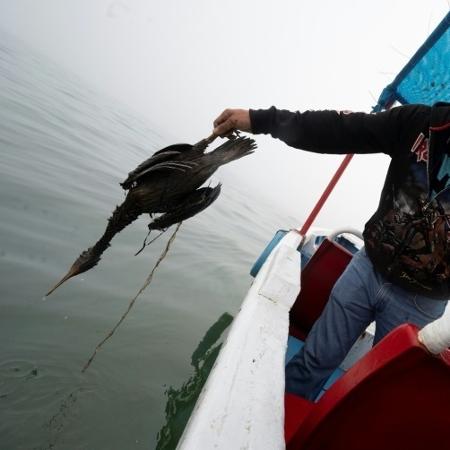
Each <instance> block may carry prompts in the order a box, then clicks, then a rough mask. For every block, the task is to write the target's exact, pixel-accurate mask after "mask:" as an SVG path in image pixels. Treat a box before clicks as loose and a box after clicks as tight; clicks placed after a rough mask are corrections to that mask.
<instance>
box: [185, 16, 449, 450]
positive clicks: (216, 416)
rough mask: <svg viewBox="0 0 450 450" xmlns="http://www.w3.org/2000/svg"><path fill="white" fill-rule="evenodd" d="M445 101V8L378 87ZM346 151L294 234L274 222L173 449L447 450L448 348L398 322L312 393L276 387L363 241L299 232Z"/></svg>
mask: <svg viewBox="0 0 450 450" xmlns="http://www.w3.org/2000/svg"><path fill="white" fill-rule="evenodd" d="M437 101H447V102H450V13H448V14H447V15H446V17H445V18H444V19H443V20H442V22H441V23H440V24H439V26H438V27H437V28H436V29H435V30H434V31H433V33H432V34H431V35H430V36H429V38H428V39H427V40H426V41H425V43H424V44H423V45H422V46H421V47H420V48H419V49H418V51H417V52H416V53H415V55H414V56H413V57H412V59H411V60H410V61H409V62H408V63H407V64H406V66H405V67H404V68H403V69H402V71H401V72H400V73H399V74H398V75H397V77H396V78H395V79H394V81H393V82H392V83H391V84H389V85H388V86H387V87H386V88H385V89H384V90H383V91H382V93H381V95H380V97H379V100H378V103H377V105H376V106H375V107H374V111H375V112H377V111H381V110H383V109H388V108H390V107H392V106H393V105H394V104H395V103H396V102H398V103H401V104H406V103H424V104H430V105H431V104H434V103H436V102H437ZM350 159H351V155H347V156H346V158H345V159H344V161H343V163H342V164H341V166H340V168H339V170H338V172H337V174H336V175H335V177H333V180H332V181H331V182H330V184H329V186H328V187H327V189H326V190H325V192H324V194H323V195H322V197H321V199H320V201H319V202H318V204H317V206H316V208H315V209H314V211H313V212H312V213H311V215H310V216H309V218H308V220H307V221H306V222H305V224H304V225H303V227H302V228H301V229H300V230H280V231H278V232H277V233H276V234H275V236H274V238H273V239H272V241H271V242H270V243H269V244H268V246H267V247H266V249H265V250H264V251H263V253H262V254H261V256H260V258H259V259H258V261H257V262H256V263H255V265H254V266H253V268H252V269H251V273H252V275H253V276H254V281H253V283H252V285H251V287H250V289H249V291H248V293H247V295H246V297H245V299H244V301H243V303H242V306H241V308H240V310H239V313H238V314H237V316H236V317H235V318H234V320H233V322H232V325H231V327H230V330H229V333H228V336H227V338H226V340H225V342H224V344H223V346H222V348H221V350H220V353H219V355H218V357H217V359H216V361H215V363H214V366H213V368H212V370H211V372H210V374H209V376H208V379H207V381H206V383H205V385H204V387H203V389H202V392H201V394H200V396H199V398H198V400H197V403H196V405H195V408H194V410H193V412H192V414H191V416H190V418H189V421H188V423H187V426H186V428H185V430H184V432H183V434H182V436H181V439H180V440H179V443H178V447H177V448H178V449H180V450H209V449H211V450H212V449H222V450H225V449H226V450H234V449H236V450H237V449H267V450H274V449H284V448H287V449H292V450H294V449H295V450H315V449H317V450H319V449H321V450H324V449H345V450H356V449H362V448H364V449H365V450H372V449H377V450H378V449H380V448H408V449H410V450H411V449H417V450H419V449H423V448H430V449H438V448H450V413H449V411H448V405H449V404H450V352H449V351H448V350H446V351H443V352H442V353H441V354H440V355H432V354H431V353H430V352H429V351H428V350H427V349H426V348H425V346H424V345H423V344H422V343H421V342H420V341H419V339H418V331H419V330H418V329H417V328H416V327H415V326H413V325H411V324H403V325H401V326H399V327H398V328H396V329H394V330H393V331H392V332H391V333H389V334H388V335H387V336H386V337H385V338H384V339H382V340H381V341H380V342H379V343H378V344H377V345H375V346H372V341H373V334H374V333H373V327H372V326H369V328H368V329H367V330H366V331H365V332H364V333H363V335H362V336H361V337H360V338H359V339H358V341H357V342H356V343H355V345H354V347H353V348H352V350H351V351H350V353H349V354H348V355H347V358H346V359H345V361H344V362H343V364H342V365H341V366H340V367H339V368H338V369H337V370H336V371H335V372H334V373H333V374H332V375H331V377H330V378H329V379H328V380H327V382H326V383H325V384H324V386H323V388H322V390H321V392H320V393H319V394H318V396H317V397H316V399H315V401H309V400H306V399H304V398H302V397H298V396H294V395H292V394H285V390H284V368H285V364H286V362H287V361H288V360H289V359H290V358H291V357H292V355H293V354H294V353H295V352H296V351H297V350H298V349H299V348H300V346H301V345H303V341H304V339H305V337H306V335H307V334H308V332H309V330H310V329H311V327H312V325H313V323H314V322H315V320H316V319H317V318H318V317H319V315H320V313H321V311H322V309H323V307H324V306H325V304H326V302H327V300H328V295H329V293H330V291H331V288H332V286H333V285H334V283H335V281H336V280H337V278H338V277H339V276H340V274H341V273H342V272H343V270H344V269H345V267H346V266H347V264H348V263H349V261H350V260H351V258H352V256H353V254H354V253H355V251H357V249H358V248H359V247H360V246H361V245H362V243H361V240H360V238H361V233H360V232H359V231H357V230H348V229H342V230H336V231H334V232H332V233H324V232H320V231H317V230H315V231H314V232H309V230H310V227H311V224H312V223H313V220H314V218H315V216H316V215H317V213H318V211H319V210H320V208H321V207H322V205H323V203H324V202H325V200H326V198H327V197H328V195H329V193H330V192H331V190H332V188H333V187H334V185H335V184H336V182H337V181H338V179H339V177H340V176H341V175H342V172H343V171H344V169H345V167H346V165H347V164H348V162H349V161H350Z"/></svg>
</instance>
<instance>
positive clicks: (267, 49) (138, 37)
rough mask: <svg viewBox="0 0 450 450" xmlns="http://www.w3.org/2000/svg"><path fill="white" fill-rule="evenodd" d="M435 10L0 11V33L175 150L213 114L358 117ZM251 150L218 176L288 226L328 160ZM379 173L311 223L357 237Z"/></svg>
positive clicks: (354, 174) (346, 181) (21, 1)
mask: <svg viewBox="0 0 450 450" xmlns="http://www.w3.org/2000/svg"><path fill="white" fill-rule="evenodd" d="M448 8H449V4H448V2H447V0H426V1H425V0H422V1H420V0H397V1H396V0H377V1H376V2H375V1H364V0H359V1H358V0H340V1H336V0H317V1H311V0H285V1H280V2H275V1H273V0H272V1H267V0H251V1H250V0H248V1H244V0H241V1H235V0H227V1H222V2H218V1H214V0H191V1H181V0H178V1H175V0H168V1H167V0H166V1H150V0H40V1H39V2H38V1H35V0H0V28H1V29H4V30H6V31H8V32H10V33H12V34H14V35H16V36H18V37H20V38H21V39H22V40H24V41H26V42H29V43H31V44H32V46H34V47H35V48H36V49H38V50H40V51H41V52H44V53H45V54H47V55H48V56H50V57H51V58H52V59H53V60H55V61H56V62H58V63H60V64H61V65H63V66H64V67H65V68H67V69H69V70H70V71H71V72H74V73H76V74H77V75H79V76H80V77H81V78H83V79H84V80H85V81H87V82H88V83H89V84H90V85H91V86H93V87H94V88H97V89H99V90H101V91H103V92H105V93H107V94H108V95H110V96H113V97H115V98H117V99H119V100H120V101H121V102H122V103H124V104H126V105H127V106H128V107H129V108H130V109H131V110H134V111H137V112H138V113H139V114H141V115H143V116H144V117H145V118H147V119H148V120H149V122H150V124H152V125H153V126H155V127H156V128H157V131H160V132H162V133H165V134H166V135H169V136H170V137H171V138H172V137H173V139H175V141H187V142H194V141H196V140H198V139H200V138H202V137H204V136H206V135H208V134H209V133H210V131H211V127H212V120H213V119H214V118H215V116H216V115H217V114H219V113H220V112H221V111H222V109H224V108H226V107H253V108H258V107H269V106H271V105H276V106H278V107H283V108H287V109H292V110H297V109H300V110H303V109H325V108H337V109H351V110H363V111H370V108H371V106H372V105H374V103H375V97H377V96H378V94H379V93H380V91H381V89H382V88H383V87H384V86H385V85H386V84H387V83H389V82H390V81H391V80H392V78H393V77H394V76H395V74H396V73H397V72H398V71H399V70H400V69H401V68H402V67H403V65H404V64H405V63H406V61H407V60H408V59H409V57H410V56H412V54H413V53H414V51H415V50H416V49H417V47H418V46H419V45H420V44H421V43H422V42H423V41H424V39H425V38H426V37H427V36H428V34H429V33H430V32H431V31H432V30H433V29H434V27H435V26H436V25H437V24H438V23H439V22H440V20H441V19H442V18H443V16H444V15H445V14H446V13H447V11H448ZM257 140H258V144H259V150H258V152H257V154H255V155H254V156H253V157H252V158H246V159H245V160H242V161H241V162H239V163H236V164H235V165H230V166H229V167H227V168H224V169H223V172H222V173H221V174H219V178H221V179H225V180H230V182H231V180H236V179H239V180H241V181H240V182H242V186H243V188H244V187H245V186H247V187H248V189H250V190H252V191H258V192H260V195H261V196H264V197H267V198H268V199H269V200H272V201H273V200H274V199H278V201H279V204H280V206H281V207H283V208H284V209H285V210H286V209H287V210H290V211H291V214H292V215H294V216H296V217H298V218H299V220H300V219H301V218H302V217H303V216H304V215H306V213H307V211H306V210H305V208H306V209H308V208H311V207H312V206H313V204H314V202H315V201H316V200H317V197H318V196H319V195H320V193H321V191H322V189H323V188H324V185H325V184H326V183H327V181H328V179H329V177H330V176H331V174H332V173H333V171H334V170H335V168H336V167H337V165H338V164H339V161H340V160H341V157H337V156H322V155H311V154H307V153H306V152H300V151H298V150H289V149H287V147H286V146H285V145H284V144H281V143H278V142H277V141H274V140H271V139H268V138H259V137H258V139H257ZM388 162H389V160H388V158H387V157H384V156H382V155H371V156H358V157H356V158H355V159H354V161H353V162H352V163H351V166H350V168H349V169H348V171H347V172H346V174H345V175H344V178H343V181H342V182H341V183H340V184H339V186H338V188H337V189H336V192H335V193H334V194H333V196H332V198H331V199H330V204H329V205H328V206H327V207H326V209H325V210H324V212H323V213H322V214H321V216H320V217H319V220H318V225H322V226H331V227H335V226H343V225H352V226H356V227H359V228H361V227H362V225H363V224H364V222H365V221H366V220H367V219H368V218H369V217H370V215H371V214H372V212H373V211H374V209H375V208H376V205H377V202H378V197H379V192H380V189H381V185H382V182H383V179H384V174H385V170H386V167H387V164H388Z"/></svg>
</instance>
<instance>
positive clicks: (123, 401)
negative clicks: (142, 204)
mask: <svg viewBox="0 0 450 450" xmlns="http://www.w3.org/2000/svg"><path fill="white" fill-rule="evenodd" d="M172 143H174V142H170V139H169V138H168V137H167V136H165V135H164V132H162V131H161V130H157V129H154V127H152V125H151V123H149V122H148V121H146V120H144V119H143V118H142V117H138V116H137V115H136V114H133V113H130V112H129V111H128V109H127V107H126V106H124V105H122V104H120V103H117V102H116V101H115V100H112V99H110V98H108V97H107V96H105V95H103V94H100V93H98V92H95V90H93V89H92V88H90V87H89V85H88V83H86V82H84V81H80V80H79V79H77V78H76V77H74V76H73V75H71V74H69V73H67V72H66V71H64V70H63V69H62V68H60V67H59V66H58V65H57V64H55V63H53V62H52V61H50V60H48V59H46V58H44V57H43V56H41V55H40V54H39V53H37V52H36V51H34V50H32V49H31V48H29V47H28V46H27V45H25V44H23V43H21V42H18V41H17V40H15V39H13V38H12V37H10V36H9V35H6V34H3V33H1V35H0V450H16V449H30V450H37V449H70V450H76V449H84V450H88V449H89V450H115V449H117V450H127V449H154V448H157V449H171V448H175V446H176V442H177V440H178V438H179V436H180V434H181V432H182V431H183V428H184V424H185V423H186V420H187V418H188V417H189V413H190V410H191V409H192V407H193V405H194V403H195V400H196V398H197V395H198V393H199V391H200V389H201V386H202V384H203V383H204V380H205V379H206V377H207V375H208V372H209V370H210V367H211V365H212V364H213V362H214V360H215V358H216V356H217V353H218V351H219V349H220V346H221V343H222V342H223V339H224V337H225V335H226V333H227V329H228V327H229V325H230V323H231V321H232V318H233V317H234V316H235V315H236V313H237V311H238V309H239V305H240V303H241V301H242V299H243V297H244V296H245V293H246V291H247V289H248V288H249V286H250V283H251V278H250V276H249V275H248V272H249V270H250V267H251V265H252V263H253V262H254V260H255V259H256V257H257V256H258V255H259V253H260V252H261V251H262V249H263V247H264V246H265V244H266V242H267V241H268V240H269V239H270V238H271V237H272V235H273V234H274V232H275V231H276V230H277V229H278V228H280V227H287V226H293V225H295V223H293V219H292V218H290V217H285V216H283V213H279V212H278V211H277V210H276V208H274V207H273V205H269V204H266V203H264V200H263V199H262V198H260V197H258V196H257V195H254V196H251V195H250V194H249V192H248V191H247V190H245V189H243V188H242V186H240V184H239V182H238V181H237V182H233V183H226V182H225V181H224V184H223V187H222V193H221V195H220V197H219V199H218V200H217V201H216V202H215V203H214V204H213V205H212V206H210V207H209V208H208V209H207V210H205V211H204V212H202V213H201V214H199V215H197V216H195V217H193V218H191V219H190V220H188V221H186V222H185V223H183V225H182V226H181V228H180V230H179V232H178V234H177V236H176V238H175V240H174V242H173V245H172V247H171V249H170V251H169V253H168V255H167V257H166V258H165V259H164V260H163V261H162V263H161V265H160V266H159V268H158V270H157V271H156V273H155V276H154V278H153V281H152V282H151V284H150V286H149V287H148V288H147V289H146V290H145V291H144V293H143V294H142V295H141V296H140V297H139V298H138V300H137V302H136V304H135V305H134V307H133V309H132V310H131V312H130V314H129V316H128V317H127V318H126V320H125V321H124V322H123V324H122V325H121V327H120V328H119V329H118V330H117V332H116V333H115V334H114V336H113V337H112V338H111V339H110V340H109V341H108V342H107V343H106V344H105V345H104V347H103V348H102V349H101V350H100V351H99V352H98V354H97V356H96V359H95V360H94V361H93V363H92V365H91V366H90V367H89V369H88V370H87V371H86V372H85V373H81V368H82V367H83V365H84V364H85V362H86V361H87V359H88V358H89V356H90V354H91V353H92V351H93V350H94V348H95V346H96V345H97V343H98V342H99V341H100V340H101V339H103V337H105V335H106V334H107V333H108V332H109V331H110V330H111V328H112V327H113V326H114V324H115V323H116V322H117V320H118V319H119V318H120V316H121V315H122V313H123V312H124V311H125V309H126V308H127V306H128V303H129V301H130V300H131V298H132V297H133V296H134V295H135V294H136V293H137V291H138V290H139V288H140V287H141V286H142V284H143V283H144V281H145V279H146V277H147V276H148V274H149V273H150V271H151V269H152V267H153V265H154V264H155V262H156V261H157V259H158V257H159V255H160V254H161V252H162V251H163V249H164V247H165V245H166V243H167V240H168V238H169V235H170V233H171V231H172V230H169V231H168V232H167V233H166V234H165V235H163V236H162V237H161V238H160V239H158V240H157V241H156V242H154V243H153V244H152V245H151V246H149V247H147V248H146V250H145V251H144V252H143V253H141V254H140V255H138V256H136V257H135V256H133V255H134V254H135V253H136V251H137V250H138V249H139V248H140V246H141V244H142V242H143V239H144V237H145V235H146V233H147V227H146V225H147V223H148V218H144V217H142V218H141V219H139V220H138V221H137V222H135V223H134V224H132V225H131V226H129V227H128V228H127V229H126V230H124V231H123V232H122V233H120V234H119V235H118V236H117V237H116V238H115V239H114V240H113V243H112V246H111V247H110V249H108V250H107V251H106V252H105V254H104V255H103V259H102V260H101V262H100V264H99V265H98V266H97V267H95V268H94V269H92V270H91V271H89V272H87V273H84V274H82V275H81V276H79V277H77V278H75V279H72V280H70V281H69V282H68V283H67V284H65V285H64V286H62V287H61V288H60V289H59V290H57V291H56V292H55V293H54V294H53V295H52V296H50V297H48V298H45V297H44V294H45V293H46V292H47V291H48V290H49V288H50V287H51V286H52V285H53V284H54V283H55V282H56V281H57V280H58V279H59V278H60V277H61V276H62V275H63V274H64V273H65V272H66V271H67V269H68V268H69V266H70V265H71V264H72V262H73V261H74V259H75V258H76V257H77V256H78V255H79V253H80V252H81V251H82V250H84V249H86V248H87V247H89V246H90V245H92V244H93V243H94V242H95V241H96V240H97V239H98V238H99V237H100V235H101V234H102V232H103V230H104V227H105V225H106V220H107V218H108V217H109V215H110V214H111V212H112V210H113V209H114V207H115V206H116V205H117V204H119V203H120V202H121V201H122V200H123V199H124V192H123V191H122V189H121V188H120V186H119V182H120V181H122V180H123V179H124V178H125V177H126V175H127V173H128V172H129V171H130V170H132V169H133V168H134V167H135V166H136V165H137V164H138V163H140V162H141V161H143V160H145V159H146V158H148V157H149V156H150V155H151V154H152V153H153V152H154V151H156V150H158V149H161V148H162V147H164V146H166V145H169V144H172ZM235 164H237V163H235ZM218 181H222V180H221V178H220V170H219V171H218V172H217V173H216V175H215V176H214V179H213V183H214V184H215V183H216V182H218Z"/></svg>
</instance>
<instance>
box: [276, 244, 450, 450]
mask: <svg viewBox="0 0 450 450" xmlns="http://www.w3.org/2000/svg"><path fill="white" fill-rule="evenodd" d="M350 260H351V254H350V253H349V252H347V251H346V250H345V249H343V248H342V247H341V246H339V245H338V244H335V243H332V242H330V241H328V240H326V241H324V243H323V244H322V246H321V247H319V249H318V250H317V252H316V253H315V254H314V255H313V257H312V258H311V260H310V261H309V263H308V264H307V266H306V267H305V269H304V271H303V273H302V293H301V294H300V295H299V298H298V299H297V302H296V304H295V305H294V307H293V309H292V311H291V327H290V329H291V331H292V334H293V335H294V336H296V337H298V338H300V339H303V338H304V337H305V336H306V335H307V333H308V332H309V330H310V328H311V326H312V324H313V323H314V321H315V320H316V319H317V318H318V316H319V315H320V312H321V311H322V309H323V307H324V305H325V304H326V301H327V299H328V295H329V293H330V291H331V288H332V286H333V285H334V282H335V280H336V279H337V277H338V276H339V275H340V274H341V273H342V272H343V270H344V269H345V267H346V265H347V264H348V262H349V261H350ZM285 410H286V417H285V437H286V448H287V449H288V450H294V449H295V450H326V449H334V450H341V449H342V450H362V449H363V450H380V449H408V450H423V449H430V450H431V449H433V450H434V449H447V448H450V357H449V353H448V352H446V354H444V355H442V356H441V357H434V356H432V355H431V354H430V353H429V352H428V351H427V350H426V349H425V348H424V347H423V346H422V345H421V344H420V343H419V342H418V340H417V328H416V327H415V326H413V325H408V324H405V325H402V326H400V327H398V328H397V329H395V330H394V331H392V332H391V333H390V334H389V335H387V336H386V337H385V338H384V339H383V340H382V341H381V342H379V343H378V345H376V346H375V347H374V348H373V349H372V350H371V351H370V352H369V353H368V354H366V355H365V356H364V357H363V358H362V359H361V360H359V361H358V362H357V363H356V364H355V365H354V366H353V367H352V368H351V369H349V371H348V372H347V373H346V374H345V375H344V376H342V378H340V379H339V380H338V381H337V382H336V383H335V384H334V385H333V386H332V387H331V388H330V389H329V390H328V391H327V392H326V393H325V394H324V395H323V397H322V398H321V399H320V400H319V401H318V402H317V403H312V402H309V401H307V400H305V399H303V398H300V397H296V396H294V395H291V394H288V395H286V398H285Z"/></svg>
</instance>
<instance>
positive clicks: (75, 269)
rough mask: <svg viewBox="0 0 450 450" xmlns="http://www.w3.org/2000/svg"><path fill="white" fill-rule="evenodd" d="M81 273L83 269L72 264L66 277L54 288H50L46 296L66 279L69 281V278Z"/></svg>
mask: <svg viewBox="0 0 450 450" xmlns="http://www.w3.org/2000/svg"><path fill="white" fill-rule="evenodd" d="M79 273H81V271H80V270H79V269H78V267H75V266H72V267H71V268H70V270H69V271H68V272H67V274H66V275H65V276H64V278H63V279H62V280H61V281H60V282H59V283H57V284H56V285H55V286H54V287H53V288H52V289H50V290H49V291H48V292H47V293H46V294H45V296H46V297H48V296H49V295H50V294H51V293H52V292H53V291H55V290H56V289H58V288H59V286H61V285H62V284H63V283H64V282H65V281H67V280H68V279H69V278H72V277H74V276H75V275H78V274H79Z"/></svg>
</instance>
